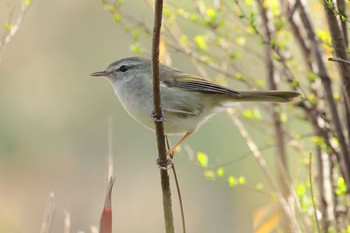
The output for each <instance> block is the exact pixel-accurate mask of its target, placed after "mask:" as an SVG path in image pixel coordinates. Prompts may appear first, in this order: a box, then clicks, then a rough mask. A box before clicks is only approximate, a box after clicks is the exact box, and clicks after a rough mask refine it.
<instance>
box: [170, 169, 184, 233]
mask: <svg viewBox="0 0 350 233" xmlns="http://www.w3.org/2000/svg"><path fill="white" fill-rule="evenodd" d="M171 168H172V169H173V173H174V179H175V184H176V189H177V196H178V197H179V204H180V212H181V220H182V232H183V233H186V222H185V211H184V206H183V202H182V195H181V191H180V185H179V180H178V178H177V174H176V170H175V165H174V164H173V166H172V167H171Z"/></svg>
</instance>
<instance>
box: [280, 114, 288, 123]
mask: <svg viewBox="0 0 350 233" xmlns="http://www.w3.org/2000/svg"><path fill="white" fill-rule="evenodd" d="M280 120H281V121H282V122H287V120H288V116H287V114H286V113H284V112H282V113H281V114H280Z"/></svg>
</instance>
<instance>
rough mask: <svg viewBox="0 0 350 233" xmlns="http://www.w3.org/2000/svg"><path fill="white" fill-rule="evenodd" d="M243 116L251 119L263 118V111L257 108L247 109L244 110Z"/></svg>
mask: <svg viewBox="0 0 350 233" xmlns="http://www.w3.org/2000/svg"><path fill="white" fill-rule="evenodd" d="M243 116H244V117H245V118H247V119H249V120H261V119H262V116H261V113H260V111H259V110H258V109H257V108H254V109H245V110H244V111H243Z"/></svg>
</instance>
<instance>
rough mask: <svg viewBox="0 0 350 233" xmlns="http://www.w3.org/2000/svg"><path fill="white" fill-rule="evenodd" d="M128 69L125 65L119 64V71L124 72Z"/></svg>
mask: <svg viewBox="0 0 350 233" xmlns="http://www.w3.org/2000/svg"><path fill="white" fill-rule="evenodd" d="M128 69H129V68H128V67H127V66H121V67H119V70H120V71H121V72H126V71H127V70H128Z"/></svg>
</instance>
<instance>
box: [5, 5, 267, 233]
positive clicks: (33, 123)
mask: <svg viewBox="0 0 350 233" xmlns="http://www.w3.org/2000/svg"><path fill="white" fill-rule="evenodd" d="M9 2H10V3H11V2H13V1H5V0H2V1H0V13H1V14H0V20H1V21H0V23H2V24H3V23H5V22H6V20H7V17H8V15H9V11H10V8H9V7H8V4H9ZM126 2H127V5H128V7H127V9H128V10H129V12H134V13H135V14H139V15H140V17H141V18H142V17H143V18H144V19H145V21H146V22H147V23H150V22H152V19H151V18H150V16H151V11H150V9H149V8H147V7H146V6H145V5H144V4H143V1H126ZM31 4H32V5H31V6H30V9H29V10H28V12H27V14H26V17H25V19H24V22H23V24H22V26H21V28H20V30H19V32H18V34H16V36H15V37H14V38H13V40H12V41H11V42H10V44H9V45H8V47H7V48H6V50H5V52H4V54H3V57H2V61H1V63H0V231H1V232H14V233H19V232H39V230H40V225H41V221H42V215H43V210H44V206H45V203H46V200H47V196H48V193H49V192H50V191H53V192H54V193H55V199H54V202H55V205H56V212H55V217H54V220H53V224H52V232H62V231H63V217H64V211H65V210H67V211H69V212H70V214H71V218H72V223H71V228H72V232H77V231H78V230H82V231H85V232H89V229H90V227H91V226H92V225H95V226H97V225H98V221H99V218H100V213H101V208H102V205H103V199H104V195H105V185H106V181H105V179H106V178H105V170H106V154H107V151H108V139H107V138H108V137H107V135H108V134H107V131H108V119H109V117H110V116H111V117H112V119H113V129H112V131H113V151H114V153H113V154H114V167H115V174H114V175H115V176H116V178H117V181H116V183H115V187H114V189H113V220H114V225H113V227H114V232H123V233H127V232H152V233H154V232H163V231H164V223H163V213H162V204H161V203H162V201H161V198H162V196H161V188H160V182H159V181H160V178H159V171H158V168H157V166H156V164H155V159H156V156H157V153H156V151H157V150H156V144H155V136H154V134H153V132H151V131H149V130H147V129H145V128H144V127H142V126H140V125H139V124H138V123H136V122H135V121H134V120H133V119H132V118H130V117H129V116H128V115H127V114H126V112H125V111H124V110H123V109H122V107H121V105H120V103H119V102H118V101H117V99H116V98H115V96H114V93H113V90H112V88H111V86H110V84H109V83H108V82H107V81H106V80H104V79H101V78H92V77H90V76H89V74H90V73H91V72H94V71H97V70H101V69H104V68H105V67H106V66H107V65H108V64H109V63H111V62H112V61H114V60H116V59H120V58H123V57H127V56H131V55H133V54H132V53H131V52H130V50H129V45H130V43H131V39H130V37H129V36H128V35H127V34H126V33H125V32H124V31H123V30H122V29H121V28H120V26H118V25H117V24H116V23H115V22H114V21H113V18H112V16H111V15H110V14H109V13H107V12H106V11H105V10H104V9H103V6H102V5H101V4H100V2H99V1H97V0H96V1H83V0H75V1H69V0H61V1H45V0H34V1H33V2H32V3H31ZM1 33H2V34H3V33H5V30H2V31H1ZM148 43H149V44H150V43H151V42H150V41H148ZM146 47H147V46H146ZM148 48H149V46H148ZM174 57H175V59H174V60H173V65H174V66H176V67H178V68H181V69H183V70H185V71H186V72H191V73H196V71H195V69H194V68H191V66H190V65H189V63H188V62H183V61H182V60H184V59H183V57H182V56H181V55H179V54H175V55H174ZM262 68H263V66H262V67H261V72H259V74H260V75H261V74H262V72H263V69H262ZM254 136H255V137H257V138H259V137H264V135H263V134H259V133H255V135H254ZM175 140H176V138H173V139H172V141H175ZM186 144H188V145H189V146H190V147H191V148H192V150H193V151H194V152H197V151H204V152H206V153H207V154H208V155H209V159H210V163H212V164H214V165H215V164H217V163H220V162H226V161H231V160H233V159H234V158H237V157H239V156H241V155H242V154H243V153H245V152H247V151H248V149H247V148H246V146H245V143H244V141H243V140H242V139H241V138H240V136H239V133H238V132H237V129H236V128H235V127H234V126H233V125H232V123H231V121H230V119H229V117H227V115H226V114H220V115H219V116H217V117H215V118H213V119H212V120H210V122H209V123H208V124H206V125H205V126H204V127H203V128H201V129H200V130H199V131H198V132H197V133H196V134H195V135H193V136H192V137H191V138H190V139H188V140H187V141H186ZM264 155H266V158H267V159H269V158H271V151H270V152H269V153H264ZM175 162H176V167H177V171H178V176H179V180H180V184H181V191H182V196H183V201H184V206H185V214H186V220H187V227H188V232H201V233H206V232H208V233H211V232H220V233H226V232H227V233H228V232H252V214H253V212H254V211H255V210H257V208H259V207H262V206H263V205H264V204H266V203H267V202H268V198H266V197H264V196H263V195H261V194H258V193H255V192H250V191H247V190H245V189H242V188H230V187H229V185H228V183H227V181H226V180H225V179H223V180H218V181H208V180H206V179H205V177H204V176H203V170H202V169H201V168H199V167H198V166H196V165H195V164H194V163H193V162H191V161H189V159H188V155H187V153H186V152H184V151H182V152H181V153H180V154H178V155H177V156H176V158H175ZM225 171H226V174H225V175H234V176H237V177H238V176H241V175H243V176H245V177H246V178H247V183H248V184H249V185H251V186H252V187H254V186H255V184H256V183H257V182H265V179H264V177H263V175H262V173H261V171H260V169H259V168H258V166H257V164H256V162H255V161H254V159H253V158H252V156H248V159H245V160H242V161H239V162H236V163H234V164H232V165H231V166H229V167H228V168H226V170H225ZM171 177H172V175H171ZM171 182H172V183H173V180H171ZM173 205H174V209H175V211H174V215H175V222H176V229H178V230H180V216H179V211H178V201H177V197H176V195H175V189H173Z"/></svg>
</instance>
